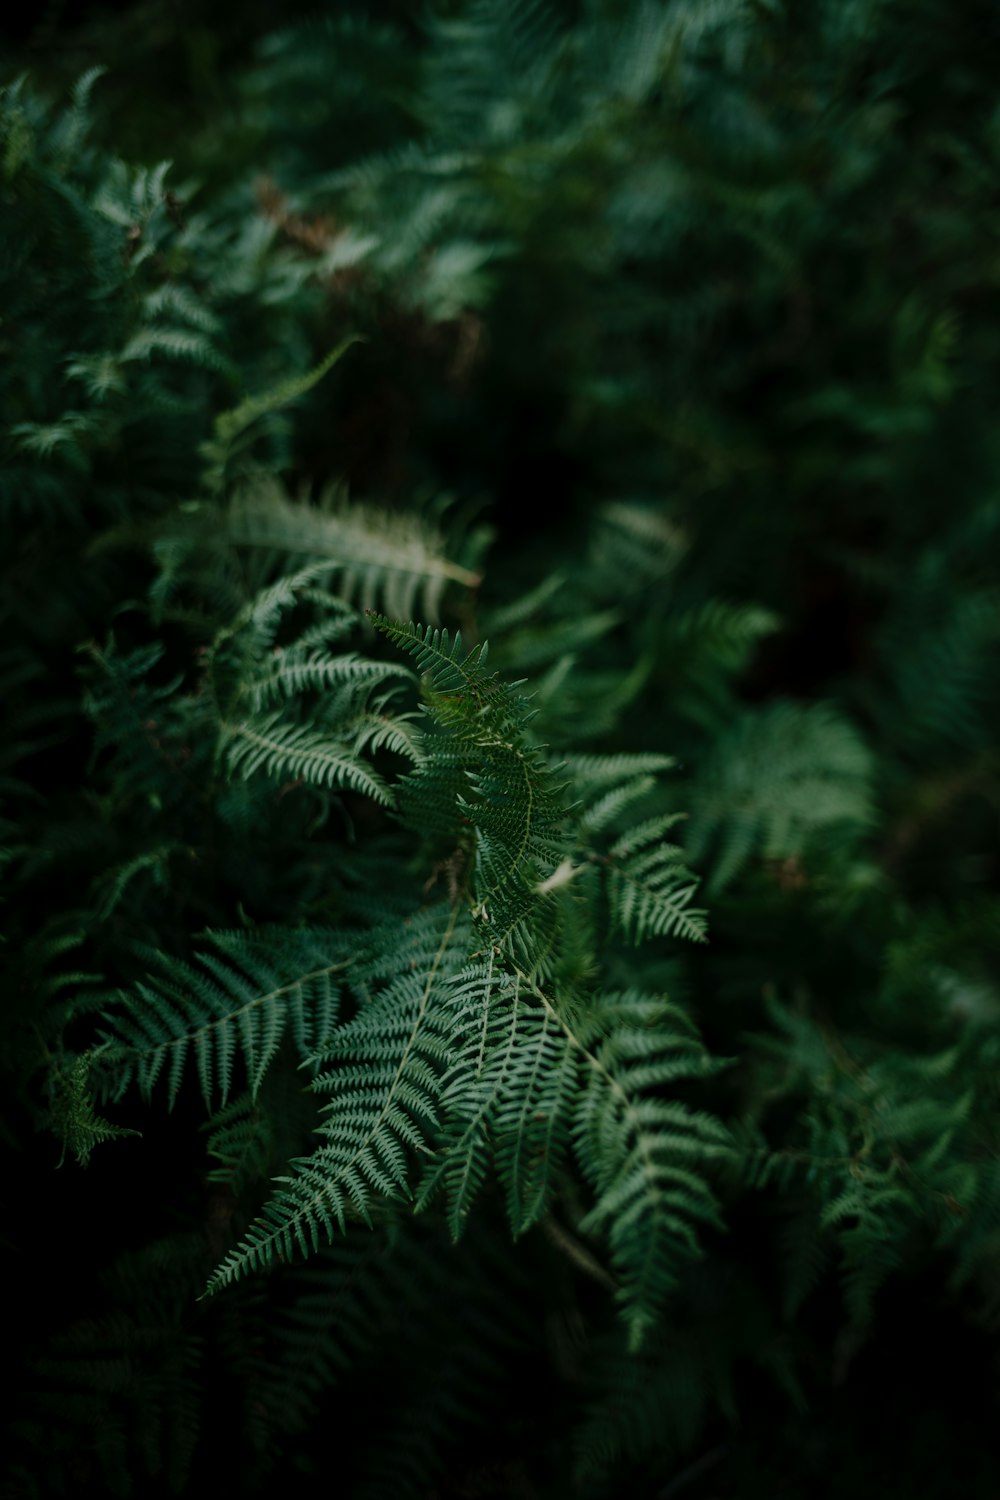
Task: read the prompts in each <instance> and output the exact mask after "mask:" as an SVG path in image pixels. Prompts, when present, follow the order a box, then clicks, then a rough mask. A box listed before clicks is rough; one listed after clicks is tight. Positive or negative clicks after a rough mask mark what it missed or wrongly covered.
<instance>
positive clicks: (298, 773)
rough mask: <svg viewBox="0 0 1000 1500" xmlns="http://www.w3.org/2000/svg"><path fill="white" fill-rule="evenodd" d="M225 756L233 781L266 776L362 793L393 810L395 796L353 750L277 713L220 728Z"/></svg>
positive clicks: (227, 724)
mask: <svg viewBox="0 0 1000 1500" xmlns="http://www.w3.org/2000/svg"><path fill="white" fill-rule="evenodd" d="M221 754H222V757H223V760H224V762H225V764H226V767H227V769H228V771H229V773H230V774H231V775H239V776H241V777H243V778H247V777H250V776H254V775H257V774H260V773H264V774H266V775H268V776H272V777H281V778H287V779H290V780H301V781H304V782H306V783H308V784H309V785H310V786H319V787H326V788H328V789H329V790H333V791H336V790H339V789H341V788H343V787H346V788H347V789H348V790H349V791H353V792H359V793H360V794H361V795H363V796H365V797H370V798H371V799H372V801H373V802H378V803H380V804H381V805H382V806H383V807H391V806H392V803H393V797H392V792H391V790H390V789H389V787H388V786H386V784H385V782H384V781H383V780H382V778H381V777H380V776H379V775H378V773H377V772H376V771H374V770H373V769H372V767H371V766H369V765H367V764H366V763H365V762H364V761H363V760H361V759H360V758H359V757H358V755H357V754H355V752H354V748H353V746H348V745H347V744H344V743H342V742H338V741H337V740H335V739H332V738H331V737H330V736H329V735H326V734H324V733H323V732H322V731H319V730H316V729H313V728H312V726H311V725H309V724H289V723H288V722H287V720H285V718H284V716H283V715H282V714H281V712H280V711H279V712H278V713H273V714H265V715H263V716H262V717H261V718H257V719H245V720H243V721H242V722H241V723H235V724H234V723H224V724H223V725H222V745H221Z"/></svg>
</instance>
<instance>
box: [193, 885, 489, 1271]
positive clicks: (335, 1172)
mask: <svg viewBox="0 0 1000 1500" xmlns="http://www.w3.org/2000/svg"><path fill="white" fill-rule="evenodd" d="M434 918H435V923H434V925H435V926H436V930H437V938H438V941H437V948H436V951H435V953H434V957H433V961H432V962H431V964H430V967H429V968H428V969H427V970H426V971H423V972H421V971H420V970H419V969H418V970H415V971H411V970H410V969H409V968H407V969H406V970H405V971H404V972H402V973H397V974H396V976H395V977H394V978H393V979H392V981H391V982H390V983H389V985H388V986H387V987H386V988H385V989H384V990H383V991H382V993H381V994H380V995H379V996H378V997H377V998H376V999H374V1000H372V1001H371V1002H370V1003H369V1004H368V1005H367V1006H366V1007H365V1008H364V1010H363V1011H362V1012H361V1013H360V1014H359V1016H357V1017H356V1018H355V1020H354V1021H352V1022H350V1023H349V1024H348V1025H347V1026H345V1027H343V1028H341V1030H340V1031H339V1032H338V1033H337V1034H336V1036H335V1038H334V1039H333V1040H332V1041H331V1042H330V1043H328V1044H327V1045H325V1046H324V1048H323V1057H324V1061H325V1062H327V1063H329V1062H331V1061H334V1062H336V1063H339V1064H340V1066H339V1067H335V1068H333V1069H331V1070H324V1071H323V1072H322V1073H321V1074H320V1076H319V1077H318V1078H317V1080H316V1083H315V1085H314V1086H315V1087H316V1089H317V1090H319V1091H321V1092H327V1093H330V1094H331V1096H332V1097H331V1100H330V1103H329V1105H328V1106H326V1108H325V1110H324V1117H323V1120H322V1123H321V1124H320V1126H319V1129H318V1133H319V1135H320V1137H321V1144H320V1145H319V1146H318V1147H317V1148H316V1149H315V1150H314V1151H313V1153H312V1154H311V1155H310V1156H309V1157H307V1158H302V1159H300V1160H298V1161H296V1162H294V1163H293V1166H294V1167H295V1173H294V1175H291V1176H283V1177H279V1178H278V1179H277V1180H278V1182H280V1183H281V1184H282V1187H281V1188H280V1190H279V1191H278V1193H277V1194H276V1195H275V1196H274V1197H273V1198H272V1199H271V1201H270V1202H269V1203H268V1204H266V1205H265V1207H264V1210H263V1212H262V1214H261V1216H260V1217H259V1218H258V1219H257V1220H256V1221H255V1222H254V1223H253V1224H252V1225H251V1226H250V1228H249V1230H248V1231H247V1233H246V1235H245V1237H244V1239H243V1242H242V1243H241V1244H240V1245H239V1246H238V1247H237V1248H236V1249H235V1250H234V1251H233V1252H232V1253H231V1254H230V1255H229V1256H227V1257H226V1259H225V1260H224V1261H223V1262H222V1264H221V1265H220V1266H219V1267H218V1268H217V1270H216V1272H215V1273H214V1275H213V1277H212V1279H211V1281H210V1283H209V1286H208V1292H214V1291H216V1290H218V1289H220V1288H221V1287H224V1286H226V1285H227V1284H228V1283H229V1282H231V1281H233V1280H234V1279H235V1278H237V1277H238V1276H240V1275H242V1274H244V1273H246V1272H247V1271H252V1270H262V1269H265V1268H266V1267H268V1266H269V1265H271V1264H272V1262H273V1261H274V1260H275V1259H284V1260H288V1259H290V1258H291V1257H292V1256H293V1255H294V1253H295V1250H296V1249H299V1250H301V1251H302V1253H303V1254H308V1252H309V1250H310V1248H311V1249H313V1250H316V1249H318V1248H319V1246H320V1244H321V1243H323V1242H324V1241H329V1240H330V1239H332V1238H333V1236H334V1234H335V1232H336V1231H337V1229H339V1230H340V1231H341V1232H343V1231H344V1230H345V1228H346V1225H347V1223H348V1219H349V1218H351V1219H359V1218H360V1219H362V1220H364V1221H365V1222H366V1223H367V1222H370V1221H371V1215H372V1211H373V1204H374V1203H375V1202H376V1201H377V1200H379V1199H382V1198H388V1199H394V1198H400V1197H404V1198H405V1197H408V1196H410V1186H409V1164H410V1158H411V1155H412V1153H413V1152H418V1153H420V1152H426V1151H428V1150H429V1149H430V1146H429V1145H428V1140H429V1138H430V1136H431V1135H432V1133H433V1131H434V1130H435V1128H436V1125H437V1122H438V1118H439V1114H438V1111H439V1105H440V1097H441V1074H442V1072H443V1069H444V1064H445V1062H446V1059H447V1043H446V1032H447V1026H446V1016H447V1013H448V998H447V997H448V994H449V992H450V991H451V990H452V989H453V988H454V986H455V984H456V978H457V974H458V973H459V972H460V967H461V964H462V962H463V959H464V955H465V953H467V951H468V931H467V924H466V923H463V922H461V921H460V912H459V908H458V907H455V908H453V909H452V910H451V912H450V914H448V916H447V920H446V921H442V919H441V918H440V917H439V916H438V914H437V913H434ZM442 929H443V930H442ZM463 938H464V942H463Z"/></svg>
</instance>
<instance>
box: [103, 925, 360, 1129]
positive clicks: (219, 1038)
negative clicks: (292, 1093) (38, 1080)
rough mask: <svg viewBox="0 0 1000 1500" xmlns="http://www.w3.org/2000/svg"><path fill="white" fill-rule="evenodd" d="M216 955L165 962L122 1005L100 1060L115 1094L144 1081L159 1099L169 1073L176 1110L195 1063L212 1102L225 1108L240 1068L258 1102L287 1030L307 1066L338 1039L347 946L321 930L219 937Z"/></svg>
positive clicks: (215, 936)
mask: <svg viewBox="0 0 1000 1500" xmlns="http://www.w3.org/2000/svg"><path fill="white" fill-rule="evenodd" d="M206 936H207V937H208V938H209V939H210V940H211V942H212V944H213V947H214V949H215V952H211V951H205V952H202V953H201V954H199V955H198V959H197V962H196V963H191V964H189V963H185V962H183V961H182V960H180V959H176V958H171V957H169V956H168V955H166V954H155V955H153V957H154V959H155V964H156V969H155V971H154V972H153V973H152V974H150V975H149V977H148V978H147V979H146V980H145V981H144V982H142V983H139V984H137V985H136V987H135V991H134V992H131V993H123V994H122V995H121V996H120V997H119V1005H118V1008H116V1010H114V1011H113V1012H109V1013H107V1014H106V1016H105V1020H106V1022H107V1024H108V1026H109V1027H110V1030H108V1031H107V1032H105V1034H104V1038H103V1046H102V1047H101V1048H99V1049H98V1050H97V1052H96V1053H95V1054H94V1056H95V1058H97V1059H99V1060H100V1061H101V1063H102V1066H104V1067H105V1068H108V1069H110V1071H111V1078H112V1081H111V1082H110V1083H109V1084H108V1086H107V1091H108V1092H111V1093H113V1094H115V1095H116V1096H118V1095H120V1094H121V1093H122V1092H123V1091H124V1090H125V1088H127V1087H128V1085H129V1083H130V1082H131V1081H132V1080H133V1079H134V1080H135V1081H136V1082H137V1083H138V1085H139V1087H140V1089H141V1090H142V1092H143V1093H144V1094H145V1095H147V1096H148V1095H149V1094H150V1093H151V1092H152V1090H153V1088H154V1087H155V1085H156V1083H157V1081H158V1079H159V1078H160V1076H161V1075H162V1074H163V1073H164V1072H166V1077H167V1090H168V1097H169V1103H170V1104H171V1105H173V1103H174V1101H175V1100H176V1098H177V1094H178V1090H179V1089H180V1085H181V1080H182V1078H183V1076H184V1073H185V1069H186V1067H187V1066H188V1064H189V1062H193V1063H194V1067H195V1071H196V1073H197V1076H198V1081H199V1083H200V1086H201V1092H202V1095H203V1097H204V1099H205V1102H206V1104H210V1103H211V1101H212V1099H213V1097H214V1096H216V1095H219V1096H220V1097H221V1099H222V1101H223V1103H225V1101H226V1099H227V1097H228V1095H229V1092H230V1089H231V1087H232V1084H233V1079H234V1074H235V1069H236V1064H237V1061H238V1060H240V1061H241V1062H242V1064H243V1067H244V1068H245V1071H246V1076H247V1080H248V1083H249V1087H250V1091H251V1094H256V1093H257V1091H258V1090H259V1088H260V1087H261V1084H262V1082H263V1079H264V1075H265V1073H266V1072H267V1070H268V1068H269V1066H270V1064H271V1062H272V1061H273V1059H274V1057H275V1055H276V1053H277V1051H278V1048H279V1046H280V1045H281V1042H282V1039H283V1038H284V1036H285V1034H286V1032H289V1031H290V1033H291V1036H292V1039H293V1040H294V1043H295V1047H296V1049H297V1050H298V1052H299V1053H300V1055H301V1056H302V1057H303V1059H304V1060H308V1059H309V1058H311V1057H312V1056H313V1054H314V1052H315V1049H316V1048H317V1047H318V1046H320V1045H321V1044H322V1043H323V1042H324V1041H325V1040H326V1038H327V1037H328V1036H329V1034H330V1031H331V1029H332V1027H333V1024H334V1022H335V1020H336V1016H337V1012H338V1009H339V1004H340V994H339V988H338V984H337V980H336V976H337V975H338V974H341V973H342V972H343V971H344V970H345V968H346V967H347V966H348V964H349V961H350V960H349V958H348V957H346V956H345V954H344V947H343V943H342V941H341V942H337V941H335V940H334V939H333V938H332V937H331V936H330V935H325V934H322V933H318V932H302V933H296V932H293V931H288V932H284V931H279V932H275V933H274V934H273V935H271V936H268V935H267V934H266V933H262V934H258V935H253V934H246V933H226V932H210V933H207V934H206Z"/></svg>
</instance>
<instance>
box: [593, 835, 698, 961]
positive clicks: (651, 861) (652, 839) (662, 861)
mask: <svg viewBox="0 0 1000 1500" xmlns="http://www.w3.org/2000/svg"><path fill="white" fill-rule="evenodd" d="M681 817H683V814H677V813H670V814H668V815H666V816H664V817H658V818H651V819H649V820H647V821H646V822H644V823H640V824H639V825H638V826H637V827H635V828H632V829H630V830H629V832H628V833H626V834H623V836H622V837H621V838H620V839H618V841H617V842H616V843H615V844H614V845H612V847H611V850H610V851H609V853H608V855H607V856H606V858H607V881H608V900H609V904H610V907H611V915H612V920H613V922H614V924H615V926H616V927H617V929H618V930H619V932H621V933H622V934H623V935H624V936H625V937H627V938H628V939H629V940H630V941H631V942H634V943H638V942H641V941H642V940H643V939H644V938H647V937H678V936H679V937H684V938H687V939H689V941H691V942H696V943H700V942H704V941H705V920H706V913H705V912H704V911H701V910H698V909H695V908H692V906H691V902H692V900H693V898H694V893H695V891H696V890H697V885H698V883H697V879H696V877H695V876H693V875H692V874H691V872H690V870H688V869H687V867H686V866H685V864H684V863H683V860H684V851H683V850H682V849H680V848H678V847H677V846H676V845H674V844H668V843H665V842H664V835H665V834H666V833H667V832H668V831H669V830H670V829H671V828H672V827H674V826H675V825H676V824H677V823H678V822H679V821H680V819H681Z"/></svg>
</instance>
